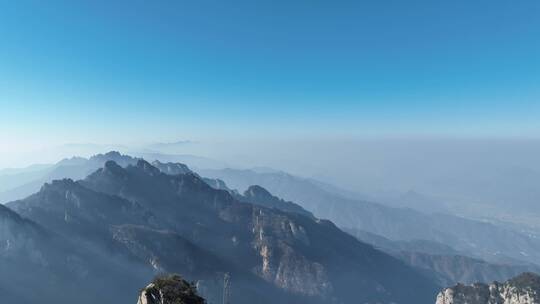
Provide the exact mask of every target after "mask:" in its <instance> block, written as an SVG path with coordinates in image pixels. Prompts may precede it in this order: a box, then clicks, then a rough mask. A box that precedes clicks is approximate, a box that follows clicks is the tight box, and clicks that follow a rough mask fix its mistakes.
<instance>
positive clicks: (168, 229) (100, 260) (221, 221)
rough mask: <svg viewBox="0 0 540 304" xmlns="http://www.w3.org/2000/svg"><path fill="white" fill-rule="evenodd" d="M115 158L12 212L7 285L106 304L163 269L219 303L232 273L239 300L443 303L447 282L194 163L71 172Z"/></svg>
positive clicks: (123, 163)
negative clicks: (219, 185)
mask: <svg viewBox="0 0 540 304" xmlns="http://www.w3.org/2000/svg"><path fill="white" fill-rule="evenodd" d="M109 156H111V157H112V158H116V160H114V161H112V160H107V161H105V163H104V164H103V165H102V167H100V168H98V169H97V170H95V171H94V172H93V173H91V174H90V175H88V176H87V177H86V178H84V179H82V180H80V181H73V180H70V179H62V180H56V181H53V182H50V183H47V184H45V185H43V186H42V187H41V188H40V190H39V191H38V192H37V193H35V194H33V195H31V196H29V197H28V198H25V199H23V200H18V201H14V202H11V203H9V204H8V205H7V206H8V207H9V208H10V209H11V210H13V211H11V210H8V209H7V208H4V207H3V208H2V209H0V211H2V212H1V213H0V216H2V219H1V221H0V223H8V224H2V225H3V226H2V229H1V230H0V253H1V254H0V263H3V265H2V266H4V265H5V266H6V267H7V268H2V270H3V271H2V272H0V286H2V287H0V289H7V290H8V291H10V292H11V293H12V294H13V295H14V296H16V297H18V296H21V297H22V298H24V297H27V298H28V302H29V303H35V302H36V301H37V299H39V301H40V302H43V301H48V302H53V301H54V302H55V303H90V302H91V301H90V300H89V299H91V297H89V296H88V295H89V294H93V293H95V292H97V291H96V290H100V288H103V289H104V290H103V293H104V294H105V295H106V296H104V297H101V296H100V299H105V300H104V301H103V302H102V303H125V302H126V296H125V294H130V295H131V296H132V292H122V291H125V290H130V289H131V290H136V289H138V288H140V286H144V281H145V280H146V281H148V280H149V277H150V276H151V274H152V273H159V272H178V273H182V274H183V275H184V276H185V277H186V278H188V279H190V280H195V281H197V282H198V286H199V287H200V288H201V290H204V291H205V294H203V296H204V297H205V298H206V299H208V301H210V302H213V303H216V302H219V301H220V297H221V294H222V286H221V284H222V280H223V276H224V274H228V275H230V277H231V282H232V285H231V302H232V303H253V302H257V303H275V302H281V303H358V302H361V303H364V302H365V303H411V304H412V303H415V304H416V303H432V302H433V299H434V297H435V294H436V290H437V285H436V284H434V283H432V281H431V280H430V279H429V278H428V277H426V276H425V275H424V274H422V273H421V272H419V271H417V270H415V269H414V268H412V267H410V266H407V265H406V264H405V263H403V262H402V261H400V260H399V259H396V258H394V257H392V256H390V255H388V254H386V253H383V252H382V251H379V250H377V249H375V248H373V247H372V246H371V245H368V244H365V243H362V242H360V241H358V240H356V239H355V238H353V237H352V236H350V235H348V234H347V233H344V232H342V231H341V230H339V229H338V228H337V227H336V226H335V225H333V224H332V223H331V222H329V221H325V220H318V219H316V218H314V217H313V216H312V215H311V214H310V213H308V212H307V211H306V210H304V209H302V208H301V207H299V206H294V203H292V202H288V201H284V200H281V199H279V198H277V197H275V196H273V195H271V194H270V193H269V192H268V191H266V190H265V189H263V188H261V187H252V188H250V190H248V191H247V192H246V193H245V195H240V194H238V193H235V192H233V193H231V192H229V191H227V190H220V189H215V188H213V187H212V186H210V185H209V184H207V182H205V180H204V179H202V178H201V177H200V176H199V175H198V174H195V173H193V172H190V171H184V172H182V173H179V174H174V173H176V172H173V171H174V170H176V169H178V170H184V169H186V168H187V167H183V166H172V165H171V164H169V165H167V164H159V163H155V164H156V166H154V165H152V164H150V163H148V162H146V161H144V160H140V159H134V158H130V157H126V156H122V155H117V154H106V155H101V156H97V157H95V158H92V159H90V160H80V159H73V160H70V161H69V162H70V163H71V164H72V166H73V167H70V168H72V169H74V168H77V169H76V170H75V171H76V173H79V172H82V170H83V168H84V169H86V168H90V167H91V166H93V165H94V164H95V163H97V162H101V161H102V160H103V157H105V158H107V157H109ZM117 161H118V162H117ZM158 167H161V170H164V171H167V172H170V173H171V174H166V173H164V172H162V171H161V170H160V169H159V168H158ZM166 168H169V169H166ZM75 171H71V172H75ZM214 181H215V180H214ZM281 209H284V210H287V211H283V210H281ZM4 227H6V228H4ZM2 244H3V245H2ZM19 264H20V265H23V266H21V268H18V266H17V265H19ZM10 265H11V266H10ZM4 269H6V271H4ZM32 269H36V270H34V271H32ZM109 269H110V275H109ZM47 276H51V277H52V278H54V280H50V279H49V278H48V277H47ZM102 276H104V277H105V278H106V279H99V278H101V277H102ZM42 282H49V283H47V284H41V285H39V284H40V283H42ZM83 282H84V283H83ZM48 284H58V285H57V286H49V285H48ZM64 284H65V285H64ZM24 285H26V287H25V288H26V289H27V288H28V286H30V287H31V288H33V287H34V286H39V287H41V288H42V289H43V290H41V289H40V288H36V289H35V290H33V291H34V292H32V293H30V294H29V293H22V291H23V290H25V288H21V287H22V286H24ZM62 286H64V287H62ZM136 286H138V287H136ZM17 287H19V288H17ZM61 287H62V288H68V290H66V292H65V293H62V294H61V296H59V295H58V294H51V293H53V292H52V291H51V290H54V291H55V292H58V290H63V289H59V288H61Z"/></svg>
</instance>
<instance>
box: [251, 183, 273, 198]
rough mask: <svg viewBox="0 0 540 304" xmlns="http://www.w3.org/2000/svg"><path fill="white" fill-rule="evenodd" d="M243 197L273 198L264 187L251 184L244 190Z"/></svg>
mask: <svg viewBox="0 0 540 304" xmlns="http://www.w3.org/2000/svg"><path fill="white" fill-rule="evenodd" d="M244 196H245V197H249V198H260V199H273V198H275V197H274V196H273V195H272V194H271V193H270V192H268V190H266V189H264V188H263V187H261V186H258V185H253V186H249V188H248V189H247V190H246V191H245V192H244Z"/></svg>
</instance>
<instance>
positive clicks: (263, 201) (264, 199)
mask: <svg viewBox="0 0 540 304" xmlns="http://www.w3.org/2000/svg"><path fill="white" fill-rule="evenodd" d="M237 197H238V199H239V200H241V201H245V202H248V203H252V204H256V205H261V206H264V207H267V208H275V209H278V210H281V211H284V212H290V213H297V214H301V215H304V216H307V217H311V218H315V217H314V216H313V214H312V213H311V212H309V211H307V210H306V209H304V208H302V207H300V206H299V205H297V204H295V203H293V202H287V201H285V200H283V199H280V198H278V197H277V196H273V195H272V194H271V193H270V192H268V191H267V190H266V189H264V188H263V187H261V186H257V185H254V186H250V187H249V188H248V189H247V190H246V191H245V192H244V195H243V196H237Z"/></svg>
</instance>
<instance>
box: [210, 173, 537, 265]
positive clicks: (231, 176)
mask: <svg viewBox="0 0 540 304" xmlns="http://www.w3.org/2000/svg"><path fill="white" fill-rule="evenodd" d="M199 173H200V174H202V175H204V176H207V177H212V178H218V179H220V180H223V181H225V183H226V184H227V185H228V186H229V187H230V188H233V189H247V187H249V186H250V185H260V186H262V187H264V188H266V189H268V191H270V192H271V193H273V194H274V195H277V196H279V197H281V198H283V199H285V200H289V201H293V202H295V203H297V204H299V205H300V206H302V207H303V208H305V209H306V210H309V211H310V212H312V213H313V214H314V215H315V216H316V217H318V218H325V219H329V220H331V221H333V222H334V223H336V225H338V226H339V227H341V228H343V229H345V230H348V231H361V232H370V233H372V234H375V235H380V236H383V237H385V238H387V239H390V240H393V241H416V240H427V241H433V242H437V243H442V244H446V245H447V246H449V247H451V248H453V249H454V250H456V251H459V252H461V253H464V254H466V255H470V256H473V257H476V258H481V259H484V260H487V261H491V262H497V263H500V262H504V263H509V262H511V263H518V264H527V263H536V264H539V265H540V236H537V235H534V234H530V233H523V232H521V231H517V230H514V229H510V228H508V227H507V226H502V225H497V224H494V223H490V222H481V221H477V220H471V219H466V218H462V217H458V216H454V215H451V214H447V213H425V212H420V211H417V210H413V209H406V208H395V207H390V206H387V205H382V204H379V203H374V202H370V201H366V200H359V199H353V198H351V195H347V193H343V191H342V190H340V189H337V188H335V187H332V186H328V185H325V184H321V183H319V182H316V181H313V180H311V179H305V178H300V177H296V176H293V175H290V174H287V173H284V172H256V171H253V170H236V169H220V170H199ZM411 196H413V197H417V196H418V195H417V194H414V193H411V194H410V195H408V199H413V197H411ZM520 261H523V262H520Z"/></svg>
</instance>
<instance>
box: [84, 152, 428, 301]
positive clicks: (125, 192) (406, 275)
mask: <svg viewBox="0 0 540 304" xmlns="http://www.w3.org/2000/svg"><path fill="white" fill-rule="evenodd" d="M81 184H82V185H83V186H85V187H88V188H90V189H93V190H94V191H99V192H104V193H108V194H110V195H118V196H120V197H123V198H124V199H127V200H130V201H136V202H138V203H139V204H141V205H142V206H143V207H145V208H147V209H149V210H151V212H152V213H153V214H154V215H155V216H156V218H158V219H159V223H161V224H163V225H166V226H168V227H171V229H172V230H174V231H175V233H178V234H179V235H181V236H183V237H185V238H186V239H187V240H189V241H190V242H192V243H193V244H195V245H197V246H199V247H200V248H205V250H207V251H208V252H210V253H211V254H213V255H215V256H217V257H219V258H221V259H223V260H225V261H228V262H229V263H231V264H232V265H234V266H235V267H237V268H240V269H247V270H249V272H250V273H253V274H255V275H256V276H257V277H259V278H260V279H262V280H264V281H265V282H268V283H270V284H271V285H273V286H275V287H278V288H279V289H281V290H284V291H287V292H288V293H290V294H296V295H299V296H303V297H313V299H312V300H311V301H313V300H317V299H320V300H322V301H338V302H344V303H356V302H358V301H366V302H375V301H380V302H391V301H394V302H397V303H427V302H428V301H429V299H430V298H432V297H433V294H432V290H433V288H434V286H433V285H432V284H431V283H429V282H428V281H427V280H426V279H425V278H424V277H423V276H421V275H418V274H417V273H416V272H415V271H413V270H412V269H411V268H409V267H407V266H405V265H404V264H402V263H401V262H399V261H398V260H396V259H394V258H392V257H390V256H388V255H386V254H384V253H382V252H379V251H377V250H375V249H373V248H372V247H371V246H369V245H365V244H362V243H360V242H358V241H357V240H355V239H354V238H353V237H351V236H349V235H347V234H346V233H343V232H342V231H340V230H339V229H337V227H335V226H334V225H333V224H331V223H329V222H326V221H315V220H313V219H311V218H309V217H305V216H302V215H296V214H291V213H284V212H281V211H279V210H276V209H267V208H264V207H260V206H257V205H253V204H248V203H242V202H239V201H237V200H236V199H235V198H234V197H233V196H231V195H230V194H229V193H228V192H227V191H222V190H216V189H213V188H212V187H210V186H208V185H207V184H206V183H205V182H204V181H203V180H201V179H200V178H199V177H198V176H197V175H195V174H191V173H188V174H179V175H167V174H164V173H162V172H160V170H159V169H157V168H156V167H154V166H152V165H151V164H149V163H147V162H145V161H139V162H138V163H137V165H136V166H128V167H127V168H122V167H120V166H118V165H116V164H115V163H114V162H107V163H106V164H105V166H104V168H102V169H100V170H98V171H96V172H95V173H94V174H92V175H90V176H89V177H88V178H86V179H85V180H84V181H82V182H81ZM419 290H420V291H421V292H419ZM359 291H361V292H359ZM233 295H234V292H233Z"/></svg>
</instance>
